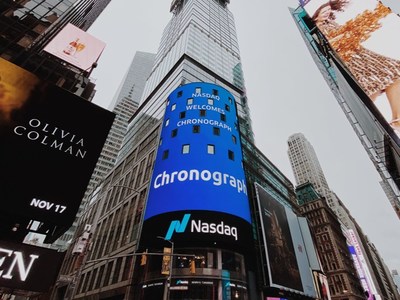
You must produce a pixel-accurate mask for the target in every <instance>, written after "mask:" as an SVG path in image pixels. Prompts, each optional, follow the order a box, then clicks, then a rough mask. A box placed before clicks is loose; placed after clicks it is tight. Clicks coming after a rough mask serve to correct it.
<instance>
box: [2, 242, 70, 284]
mask: <svg viewBox="0 0 400 300" xmlns="http://www.w3.org/2000/svg"><path fill="white" fill-rule="evenodd" d="M64 255H65V253H64V252H57V251H56V250H51V249H47V248H41V247H36V246H31V245H26V244H17V243H11V242H5V241H1V240H0V286H1V287H4V288H8V289H16V290H23V291H32V292H47V291H49V289H50V287H51V286H52V285H54V283H55V280H56V277H57V274H58V271H59V269H60V267H61V263H62V260H63V258H64ZM43 270H46V271H45V272H43Z"/></svg>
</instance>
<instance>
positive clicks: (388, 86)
mask: <svg viewBox="0 0 400 300" xmlns="http://www.w3.org/2000/svg"><path fill="white" fill-rule="evenodd" d="M386 2H387V1H383V2H381V1H378V0H363V1H356V0H332V1H329V2H328V1H326V0H311V1H308V2H307V3H303V4H302V3H301V4H302V5H303V6H304V9H305V10H306V12H307V14H308V15H309V16H310V18H311V19H312V20H313V21H314V23H315V25H316V26H317V27H318V28H319V30H320V31H321V33H322V34H323V35H324V36H325V37H326V39H327V40H328V42H329V44H330V46H331V48H332V49H333V50H334V51H335V53H336V54H337V57H338V58H339V59H340V60H341V62H342V63H343V64H344V65H345V67H346V68H347V69H348V71H349V73H350V74H351V75H352V77H353V78H354V79H355V80H356V82H357V83H358V85H359V86H360V87H361V88H362V90H363V91H364V93H365V94H366V95H367V96H368V97H369V99H370V101H371V103H373V105H374V107H376V108H377V110H378V112H379V113H380V114H381V115H382V116H383V118H384V120H385V121H386V122H387V124H386V126H385V125H384V128H385V127H388V126H389V125H390V127H391V128H392V129H393V130H394V132H395V133H397V135H399V134H400V93H399V89H400V43H398V39H397V36H398V32H400V17H399V16H398V15H396V14H395V13H394V12H392V11H391V10H390V8H389V7H387V6H385V3H386Z"/></svg>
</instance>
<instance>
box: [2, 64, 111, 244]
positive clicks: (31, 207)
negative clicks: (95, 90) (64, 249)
mask: <svg viewBox="0 0 400 300" xmlns="http://www.w3.org/2000/svg"><path fill="white" fill-rule="evenodd" d="M113 120H114V113H112V112H109V111H107V110H105V109H103V108H101V107H99V106H97V105H95V104H93V103H90V102H88V101H86V100H84V99H82V98H80V97H78V96H76V95H74V94H71V93H70V92H68V91H66V90H64V89H62V88H60V87H58V86H55V85H53V84H51V83H46V82H42V81H40V80H38V78H37V77H35V76H34V75H32V74H31V73H28V72H27V71H25V70H24V69H21V68H19V67H17V66H16V65H14V64H11V63H10V62H8V61H5V60H3V59H0V170H1V172H0V199H1V203H2V205H1V207H0V216H2V224H1V226H0V239H1V238H2V235H1V234H4V233H5V232H6V230H7V228H5V226H6V225H5V222H4V218H6V219H7V220H10V222H12V220H13V219H15V220H16V222H15V223H19V222H17V221H18V220H20V219H28V220H32V221H40V222H39V223H43V222H44V223H46V222H50V223H52V224H56V225H59V226H70V225H71V224H72V222H73V220H74V219H75V215H76V213H77V211H78V207H79V205H80V203H81V200H82V197H83V195H84V192H85V190H86V186H87V184H88V182H89V179H90V177H91V175H92V172H93V169H94V167H95V165H96V163H97V160H98V157H99V155H100V152H101V150H102V148H103V145H104V142H105V139H106V138H107V135H108V132H109V130H110V127H111V125H112V122H113Z"/></svg>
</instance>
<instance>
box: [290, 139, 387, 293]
mask: <svg viewBox="0 0 400 300" xmlns="http://www.w3.org/2000/svg"><path fill="white" fill-rule="evenodd" d="M288 155H289V159H290V163H291V165H292V169H293V173H294V174H295V178H296V184H297V186H303V185H307V184H312V186H313V187H314V186H315V187H316V188H315V190H316V191H317V193H318V194H319V195H320V196H322V197H323V198H325V201H326V202H327V204H328V206H329V207H330V208H331V209H332V211H333V212H334V214H335V215H336V218H337V219H338V221H339V222H340V224H341V226H342V235H343V236H347V239H348V241H347V243H348V244H349V245H351V246H352V247H354V248H356V249H357V251H358V252H357V255H358V256H359V257H361V259H359V260H361V261H362V262H360V263H358V262H357V265H358V268H359V270H358V271H359V272H360V271H361V275H360V277H361V282H362V284H363V288H364V289H365V290H366V291H368V293H369V294H370V295H371V297H372V295H375V296H376V297H380V296H382V297H384V296H385V294H386V291H385V289H384V288H383V285H381V284H380V281H381V280H382V279H381V278H382V274H383V273H382V272H377V271H375V270H376V266H375V265H374V264H375V261H374V260H372V259H369V258H368V257H369V256H370V255H369V252H370V249H369V247H367V245H363V241H364V240H365V239H366V237H365V235H364V233H363V231H362V229H361V228H360V226H359V225H358V223H357V221H356V220H355V219H354V218H353V217H352V216H351V213H350V211H349V210H348V209H347V208H346V206H345V204H344V203H343V202H342V201H341V199H340V198H339V197H338V196H337V195H336V194H335V193H334V192H333V191H332V190H330V189H329V187H328V183H327V180H326V178H325V175H324V173H323V170H322V168H321V166H320V164H319V161H318V157H317V155H316V153H315V150H314V148H313V146H312V145H311V143H310V142H309V141H308V140H307V139H306V138H305V136H304V135H303V134H301V133H296V134H293V135H292V136H290V137H289V139H288ZM350 200H351V199H350ZM364 257H365V259H364ZM385 277H386V276H385ZM381 286H382V288H381Z"/></svg>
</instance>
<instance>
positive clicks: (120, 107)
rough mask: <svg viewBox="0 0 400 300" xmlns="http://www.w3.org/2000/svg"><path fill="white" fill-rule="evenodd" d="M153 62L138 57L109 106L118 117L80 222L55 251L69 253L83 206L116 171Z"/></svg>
mask: <svg viewBox="0 0 400 300" xmlns="http://www.w3.org/2000/svg"><path fill="white" fill-rule="evenodd" d="M154 59H155V54H153V53H147V52H136V53H135V56H134V57H133V60H132V63H131V64H130V66H129V68H128V70H127V72H126V75H125V76H124V79H123V81H122V82H121V85H120V87H119V89H118V91H117V92H116V93H115V96H114V98H113V103H111V105H110V109H112V111H113V112H114V113H115V115H116V117H115V120H114V123H113V125H112V127H111V129H110V132H109V134H108V137H107V140H106V142H105V143H104V147H103V150H102V152H101V154H100V157H99V160H98V161H97V164H96V167H95V169H94V171H93V174H92V177H91V178H90V181H89V184H88V186H87V189H86V192H85V196H84V197H83V199H82V203H81V208H80V209H79V212H78V215H77V219H76V220H75V222H74V224H73V225H72V226H71V228H70V229H69V230H68V231H67V232H66V233H65V234H64V235H63V236H61V237H60V238H59V239H58V240H57V241H55V242H54V243H53V244H52V245H51V247H52V248H54V249H63V250H66V247H67V246H69V243H71V241H72V239H73V235H74V233H75V230H76V227H77V225H78V224H77V221H78V217H79V215H80V213H81V211H82V210H83V209H84V206H85V205H86V204H87V200H88V198H89V197H90V194H91V193H93V192H94V190H95V188H96V187H97V186H98V185H99V184H100V183H101V181H102V180H103V179H104V177H105V176H106V175H107V174H108V173H109V172H110V171H111V169H112V168H113V167H114V165H115V162H116V159H117V156H118V152H119V150H120V148H121V145H122V142H123V139H124V137H125V135H126V132H127V130H128V124H129V120H130V119H131V118H132V116H133V115H134V113H135V112H136V111H137V109H138V107H139V102H140V98H141V96H142V93H143V89H144V84H145V82H146V79H147V77H148V75H149V74H150V72H151V69H152V67H153V64H154Z"/></svg>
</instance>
